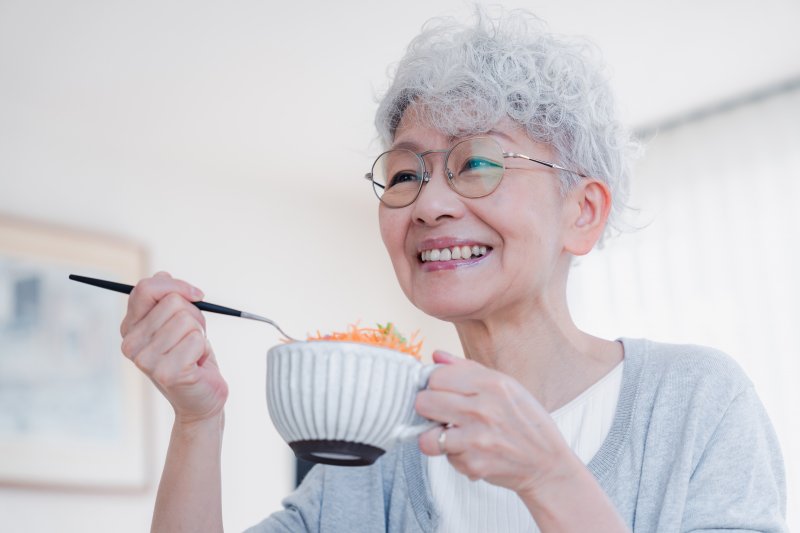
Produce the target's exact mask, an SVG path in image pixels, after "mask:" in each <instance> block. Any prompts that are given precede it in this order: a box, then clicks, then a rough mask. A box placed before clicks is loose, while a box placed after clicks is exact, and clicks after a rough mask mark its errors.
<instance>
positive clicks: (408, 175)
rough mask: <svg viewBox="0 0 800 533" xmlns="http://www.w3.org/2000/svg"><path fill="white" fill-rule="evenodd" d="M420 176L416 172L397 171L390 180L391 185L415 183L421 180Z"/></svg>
mask: <svg viewBox="0 0 800 533" xmlns="http://www.w3.org/2000/svg"><path fill="white" fill-rule="evenodd" d="M419 179H420V178H419V176H417V174H416V173H414V172H397V173H396V174H395V175H394V176H392V179H390V180H389V187H394V186H395V185H400V184H401V183H409V182H411V183H415V182H417V181H419Z"/></svg>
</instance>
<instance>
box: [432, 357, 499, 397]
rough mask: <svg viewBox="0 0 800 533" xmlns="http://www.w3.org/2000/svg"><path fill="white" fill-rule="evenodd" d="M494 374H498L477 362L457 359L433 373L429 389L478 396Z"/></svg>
mask: <svg viewBox="0 0 800 533" xmlns="http://www.w3.org/2000/svg"><path fill="white" fill-rule="evenodd" d="M494 373H497V372H495V371H493V370H490V369H488V368H486V367H485V366H483V365H481V364H480V363H476V362H475V361H470V360H468V359H455V360H454V361H452V362H450V363H448V364H445V365H442V366H440V367H438V368H436V370H434V371H433V372H431V377H430V379H429V380H428V388H429V389H431V390H443V391H450V392H457V393H460V394H477V393H478V392H480V391H481V389H482V388H483V386H484V384H485V382H486V381H487V380H490V379H491V377H492V375H493V374H494Z"/></svg>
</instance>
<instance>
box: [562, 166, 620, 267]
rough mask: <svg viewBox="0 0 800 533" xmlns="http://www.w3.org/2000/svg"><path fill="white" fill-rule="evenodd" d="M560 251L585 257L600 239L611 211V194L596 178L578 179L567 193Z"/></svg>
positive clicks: (606, 186)
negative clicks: (563, 235)
mask: <svg viewBox="0 0 800 533" xmlns="http://www.w3.org/2000/svg"><path fill="white" fill-rule="evenodd" d="M565 208H566V209H565V214H566V220H565V223H566V228H565V230H566V233H565V239H564V249H565V250H566V251H567V252H569V253H571V254H573V255H586V254H588V253H589V252H591V251H592V248H594V245H595V244H597V241H598V240H600V237H601V236H602V235H603V231H604V230H605V227H606V220H608V214H609V212H610V211H611V191H610V190H609V188H608V185H606V184H605V183H603V182H602V181H600V180H596V179H584V180H581V181H580V183H578V184H577V185H576V186H575V187H573V188H572V190H571V191H569V193H567V198H566V206H565Z"/></svg>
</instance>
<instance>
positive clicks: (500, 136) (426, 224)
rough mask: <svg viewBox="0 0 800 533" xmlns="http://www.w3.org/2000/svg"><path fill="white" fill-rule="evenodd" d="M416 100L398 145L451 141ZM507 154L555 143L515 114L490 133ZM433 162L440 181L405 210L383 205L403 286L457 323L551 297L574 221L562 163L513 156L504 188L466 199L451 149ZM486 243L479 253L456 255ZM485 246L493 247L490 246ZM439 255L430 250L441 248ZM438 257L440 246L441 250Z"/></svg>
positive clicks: (548, 152)
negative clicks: (421, 116)
mask: <svg viewBox="0 0 800 533" xmlns="http://www.w3.org/2000/svg"><path fill="white" fill-rule="evenodd" d="M413 116H414V114H413V106H412V107H411V108H409V109H408V110H407V111H406V113H405V115H404V119H403V120H402V121H401V122H400V125H399V127H398V128H397V132H396V136H395V141H394V145H395V146H396V145H399V144H401V143H402V144H404V145H405V146H404V147H410V148H411V149H412V150H413V151H415V152H423V151H425V150H434V149H447V148H450V147H451V146H452V145H453V144H454V143H455V142H457V141H458V140H460V139H453V138H449V137H447V136H446V135H444V134H442V133H440V132H439V131H437V130H435V129H432V128H430V127H427V126H425V125H423V124H421V123H419V122H418V121H417V120H414V119H413V118H408V117H413ZM488 136H490V137H493V138H494V139H495V140H496V141H497V142H498V143H499V144H500V146H501V147H502V148H503V151H505V152H517V153H521V154H525V155H527V156H530V157H534V158H537V159H543V160H547V161H553V160H554V151H553V150H552V148H550V147H549V146H548V145H543V144H538V143H535V142H533V141H532V140H530V138H529V137H528V136H527V135H526V134H525V133H524V130H522V129H521V128H520V127H519V126H518V125H516V124H515V123H514V122H512V121H511V120H507V121H502V122H500V123H499V124H497V126H496V127H495V128H494V129H493V130H492V131H491V132H489V133H488ZM425 164H426V166H427V168H428V171H429V172H430V174H431V180H430V181H429V182H428V183H427V184H425V185H424V186H423V188H422V191H421V193H420V195H419V196H418V197H417V199H416V201H415V202H414V203H412V204H411V205H410V206H407V207H403V208H395V209H392V208H388V207H386V206H385V205H383V204H381V205H380V208H379V221H380V228H381V236H382V238H383V242H384V244H385V245H386V249H387V250H388V252H389V256H390V258H391V260H392V265H393V266H394V270H395V274H396V275H397V279H398V280H399V282H400V286H401V288H402V289H403V292H404V293H405V294H406V296H407V297H408V298H409V300H411V302H412V303H413V304H414V305H415V306H417V307H418V308H419V309H421V310H422V311H424V312H425V313H427V314H429V315H432V316H435V317H438V318H441V319H443V320H449V321H453V322H457V321H460V320H469V319H482V318H487V317H488V316H491V315H492V314H495V313H498V312H499V313H504V312H509V311H510V312H512V315H511V316H514V313H513V310H514V308H515V307H518V306H523V307H525V306H530V305H536V303H537V302H544V301H546V299H547V289H548V287H549V286H550V282H551V281H552V280H553V279H554V277H555V276H557V275H558V264H559V258H560V257H562V252H563V245H562V234H563V228H564V226H565V223H564V221H565V215H564V210H563V206H564V199H563V197H562V195H561V193H560V189H559V181H558V176H557V174H556V171H554V170H551V169H549V168H547V167H545V166H542V165H538V164H536V163H532V162H530V161H525V160H523V159H514V158H507V159H506V160H505V164H506V171H505V174H504V176H503V179H502V181H501V182H500V185H499V186H498V188H497V189H496V190H495V191H494V192H493V193H492V194H490V195H489V196H486V197H483V198H474V199H471V198H464V197H463V196H460V195H459V194H457V193H456V192H455V191H454V190H453V189H451V188H450V186H449V185H448V184H447V180H446V177H445V174H444V156H443V154H430V155H428V156H426V157H425ZM455 247H459V248H460V249H461V250H462V251H464V250H466V249H465V247H469V249H470V250H472V248H473V247H478V251H479V255H478V256H475V255H472V254H470V256H469V257H467V258H465V257H464V254H463V253H456V254H455V255H456V256H459V255H461V257H460V258H457V259H452V255H453V251H454V248H455ZM484 247H485V250H486V252H485V254H482V255H481V254H480V251H481V250H482V249H483V248H484ZM445 249H448V250H449V252H445V257H446V256H447V255H448V254H449V255H450V256H451V259H450V260H446V261H441V260H440V261H435V260H430V259H429V258H428V255H429V252H430V251H433V250H438V251H439V252H438V255H439V256H440V257H441V255H442V252H443V250H445ZM432 253H433V255H434V257H435V256H436V255H437V252H432Z"/></svg>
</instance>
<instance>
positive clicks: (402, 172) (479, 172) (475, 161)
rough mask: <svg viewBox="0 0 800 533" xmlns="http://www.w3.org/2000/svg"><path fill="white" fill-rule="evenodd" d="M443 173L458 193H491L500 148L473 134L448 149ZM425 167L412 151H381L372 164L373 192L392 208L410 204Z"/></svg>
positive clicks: (498, 175) (497, 179) (499, 163)
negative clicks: (471, 136)
mask: <svg viewBox="0 0 800 533" xmlns="http://www.w3.org/2000/svg"><path fill="white" fill-rule="evenodd" d="M446 155H447V159H446V160H445V169H446V170H445V173H446V176H447V180H448V183H449V185H450V187H452V188H453V189H454V190H455V191H456V192H457V193H458V194H460V195H462V196H465V197H467V198H480V197H482V196H486V195H488V194H490V193H492V192H493V191H494V190H495V189H496V188H497V186H498V185H499V184H500V180H501V179H502V177H503V168H504V167H503V150H502V149H501V148H500V145H499V144H497V142H495V141H494V139H491V138H487V137H474V138H472V139H466V140H464V141H461V142H460V143H458V144H456V145H455V146H453V148H451V149H450V151H449V152H447V154H446ZM424 172H425V168H424V163H423V161H422V158H421V157H420V156H418V155H417V154H416V153H414V152H412V151H411V150H404V149H396V150H389V151H388V152H384V153H383V154H381V155H380V156H379V157H378V159H377V160H376V161H375V164H374V165H373V167H372V181H373V188H374V189H375V193H376V194H377V195H378V198H380V199H381V201H382V202H383V203H385V204H386V205H388V206H391V207H405V206H407V205H410V204H411V203H412V202H413V201H414V200H415V199H416V197H417V195H418V194H419V191H420V189H421V188H422V184H423V176H424Z"/></svg>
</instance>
